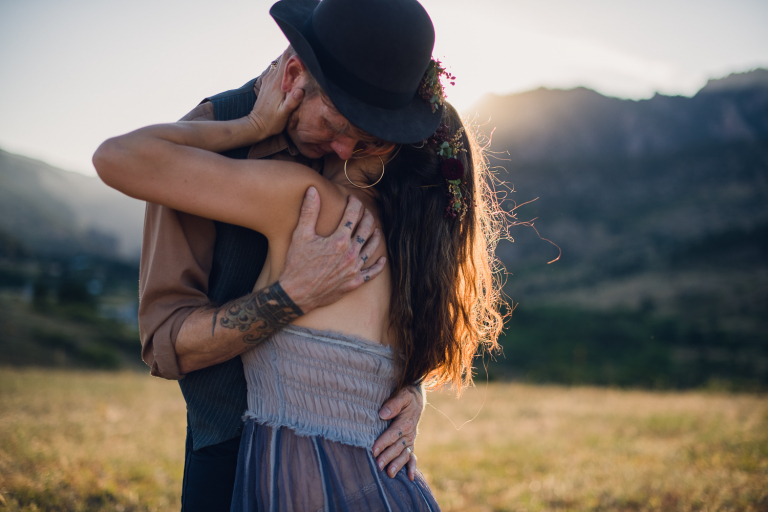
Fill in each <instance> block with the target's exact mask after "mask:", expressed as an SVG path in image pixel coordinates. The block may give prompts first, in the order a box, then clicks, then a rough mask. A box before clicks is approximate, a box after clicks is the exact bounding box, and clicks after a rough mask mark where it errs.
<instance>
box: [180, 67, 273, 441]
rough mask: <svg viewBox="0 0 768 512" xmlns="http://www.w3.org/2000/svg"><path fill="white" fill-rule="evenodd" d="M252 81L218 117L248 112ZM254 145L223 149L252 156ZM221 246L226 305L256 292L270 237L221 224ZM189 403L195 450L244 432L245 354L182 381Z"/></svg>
mask: <svg viewBox="0 0 768 512" xmlns="http://www.w3.org/2000/svg"><path fill="white" fill-rule="evenodd" d="M255 81H256V79H253V80H251V81H250V82H248V83H247V84H245V85H244V86H242V87H241V88H239V89H234V90H232V91H227V92H223V93H221V94H217V95H216V96H212V97H211V98H208V99H209V100H210V101H211V102H212V103H213V109H214V112H215V115H216V119H217V120H219V121H226V120H230V119H237V118H240V117H243V116H245V115H247V114H248V113H249V112H250V111H251V110H252V109H253V105H254V103H255V102H256V94H255V93H254V91H253V84H254V82H255ZM249 149H250V148H248V147H244V148H238V149H233V150H230V151H226V152H224V153H222V154H223V155H225V156H228V157H230V158H241V159H244V158H247V157H248V150H249ZM215 225H216V245H215V246H214V250H213V266H212V267H211V274H210V277H209V279H208V298H210V299H211V301H212V302H214V303H216V304H224V303H225V302H229V301H231V300H233V299H237V298H238V297H242V296H243V295H246V294H248V293H250V292H251V291H252V289H253V286H254V284H256V279H257V278H258V277H259V274H260V273H261V268H262V267H263V266H264V261H265V260H266V257H267V239H266V238H265V237H264V235H262V234H261V233H257V232H256V231H253V230H250V229H247V228H243V227H240V226H233V225H232V224H225V223H223V222H216V223H215ZM179 385H180V386H181V392H182V394H183V395H184V399H185V400H186V402H187V423H188V425H189V428H190V429H191V431H192V442H193V449H194V450H199V449H200V448H204V447H206V446H210V445H213V444H218V443H222V442H224V441H227V440H229V439H232V438H234V437H237V436H239V435H240V431H241V428H242V424H243V422H242V419H241V418H242V415H243V413H244V412H245V410H246V409H247V407H248V404H247V394H246V384H245V376H244V375H243V364H242V362H241V361H240V358H239V357H236V358H234V359H231V360H229V361H227V362H225V363H221V364H217V365H215V366H210V367H208V368H204V369H202V370H198V371H195V372H191V373H189V374H187V376H186V377H185V378H184V379H182V380H180V381H179Z"/></svg>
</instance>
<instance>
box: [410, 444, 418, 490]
mask: <svg viewBox="0 0 768 512" xmlns="http://www.w3.org/2000/svg"><path fill="white" fill-rule="evenodd" d="M411 449H413V448H412V447H411ZM417 459H418V457H416V454H415V453H413V452H411V458H410V459H408V478H409V479H410V481H411V482H413V481H414V480H416V461H417Z"/></svg>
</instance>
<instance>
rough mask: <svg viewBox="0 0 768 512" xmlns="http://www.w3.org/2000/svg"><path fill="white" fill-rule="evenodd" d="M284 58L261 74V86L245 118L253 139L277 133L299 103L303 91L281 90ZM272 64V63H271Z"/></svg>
mask: <svg viewBox="0 0 768 512" xmlns="http://www.w3.org/2000/svg"><path fill="white" fill-rule="evenodd" d="M284 60H285V59H282V58H281V59H279V60H278V61H276V62H277V64H276V65H275V67H272V68H270V69H269V70H268V71H267V72H266V73H265V74H263V75H262V76H261V88H260V90H259V95H258V97H257V98H256V104H254V106H253V110H251V113H250V114H248V116H247V118H248V121H250V123H251V125H252V126H253V128H254V131H255V133H254V140H255V141H261V140H264V139H265V138H267V137H269V136H271V135H277V134H278V133H280V132H282V131H283V130H284V129H285V125H286V124H287V123H288V117H289V116H290V115H291V112H293V111H294V110H296V108H297V107H298V106H299V104H301V100H302V99H304V91H303V90H302V89H299V88H295V89H293V90H292V91H289V92H288V93H287V94H286V93H285V92H283V91H282V88H281V83H282V78H283V72H284V71H285V65H284V63H283V61H284ZM273 64H274V63H273Z"/></svg>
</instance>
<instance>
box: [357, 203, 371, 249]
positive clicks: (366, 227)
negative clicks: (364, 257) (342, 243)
mask: <svg viewBox="0 0 768 512" xmlns="http://www.w3.org/2000/svg"><path fill="white" fill-rule="evenodd" d="M371 233H373V214H372V213H371V211H370V210H369V209H368V208H366V209H365V211H364V212H363V218H362V219H361V220H360V224H358V225H357V229H355V233H354V234H353V235H352V239H353V240H354V241H355V245H356V247H357V249H358V250H359V251H362V249H363V245H365V242H367V241H368V239H369V238H370V237H371Z"/></svg>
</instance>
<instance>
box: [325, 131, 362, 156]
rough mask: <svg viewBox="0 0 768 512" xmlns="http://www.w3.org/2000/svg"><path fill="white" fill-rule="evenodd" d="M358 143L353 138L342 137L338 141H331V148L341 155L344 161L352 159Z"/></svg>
mask: <svg viewBox="0 0 768 512" xmlns="http://www.w3.org/2000/svg"><path fill="white" fill-rule="evenodd" d="M356 145H357V141H356V140H355V139H353V138H352V137H345V136H341V137H339V138H337V139H336V140H333V141H331V148H333V151H334V152H335V153H336V154H337V155H339V158H341V159H342V160H349V159H350V158H352V153H354V151H355V146H356Z"/></svg>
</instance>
